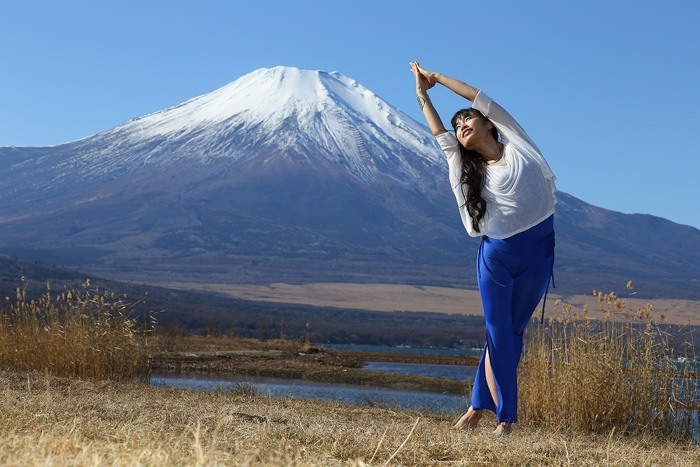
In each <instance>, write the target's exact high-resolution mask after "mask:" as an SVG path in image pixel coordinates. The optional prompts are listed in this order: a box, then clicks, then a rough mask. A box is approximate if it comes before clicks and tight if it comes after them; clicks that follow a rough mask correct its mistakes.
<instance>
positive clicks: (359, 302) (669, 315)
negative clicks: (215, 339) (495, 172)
mask: <svg viewBox="0 0 700 467" xmlns="http://www.w3.org/2000/svg"><path fill="white" fill-rule="evenodd" d="M158 285H162V286H165V287H172V288H176V289H182V290H194V291H202V292H214V293H217V294H222V295H226V296H229V297H234V298H240V299H244V300H251V301H260V302H276V303H293V304H304V305H312V306H323V307H336V308H356V309H361V310H372V311H427V312H437V313H448V314H463V315H477V316H478V315H481V298H480V297H479V292H478V291H477V290H469V289H454V288H448V287H432V286H413V285H401V284H352V283H315V284H283V283H278V284H270V285H250V284H212V283H195V282H167V283H161V284H158ZM602 292H605V293H607V292H610V291H609V290H608V291H606V290H603V291H602ZM619 292H622V291H619ZM550 298H551V301H554V300H556V299H561V300H562V301H564V302H566V303H568V304H571V305H572V306H573V307H574V312H575V311H576V310H577V309H578V310H580V311H582V310H583V306H584V305H587V306H588V309H589V311H590V312H593V311H594V310H595V309H596V307H597V306H598V302H597V299H596V298H594V297H593V296H592V295H583V294H582V295H576V296H571V297H562V296H559V295H557V294H554V293H550V294H549V296H548V302H549V301H550V300H549V299H550ZM628 302H629V303H628V305H630V306H634V307H636V306H640V307H642V308H643V307H645V306H646V304H647V303H650V304H651V305H652V307H653V310H654V316H653V317H654V319H655V320H659V319H660V317H661V315H663V316H664V321H665V322H667V323H672V324H683V325H700V301H693V300H676V299H648V300H644V299H637V298H634V295H631V296H630V298H629V299H628ZM546 308H547V310H548V311H549V310H551V309H552V308H551V306H550V305H548V306H547V307H546Z"/></svg>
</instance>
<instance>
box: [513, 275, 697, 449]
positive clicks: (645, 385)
mask: <svg viewBox="0 0 700 467" xmlns="http://www.w3.org/2000/svg"><path fill="white" fill-rule="evenodd" d="M628 287H629V288H630V289H631V288H632V284H631V283H630V284H628ZM594 295H595V296H596V297H597V300H598V303H599V310H598V311H599V312H600V319H596V320H593V319H591V317H590V316H589V314H588V310H587V309H586V308H585V307H584V309H583V313H582V314H580V315H579V314H572V313H571V311H572V307H571V306H569V305H565V304H563V303H561V302H560V301H559V300H558V301H557V302H555V306H556V308H557V310H560V311H561V312H562V317H561V318H558V319H551V318H550V320H549V325H548V326H533V327H532V330H531V331H530V332H529V333H528V334H529V335H528V337H527V339H526V350H525V353H524V357H523V361H522V365H521V370H522V374H521V376H520V387H519V390H520V400H521V414H522V415H523V418H524V419H525V420H526V421H530V422H533V423H541V424H545V425H549V426H554V427H557V428H562V429H575V430H582V431H589V432H603V433H605V432H607V433H610V432H611V431H612V430H618V432H620V431H622V432H625V433H653V434H654V435H662V436H665V437H669V438H671V439H690V438H692V437H693V436H694V433H693V430H694V429H696V428H694V423H697V410H698V402H697V399H696V398H697V396H696V394H697V389H698V380H697V374H696V370H697V369H696V368H695V358H694V355H692V356H691V358H687V357H688V356H689V355H688V354H687V353H686V351H684V352H683V353H681V354H679V353H678V352H677V351H674V349H673V348H672V347H671V345H670V344H669V342H670V339H669V337H670V336H669V335H668V334H667V333H666V332H665V331H664V330H663V328H662V327H661V326H660V325H659V324H658V323H656V322H654V321H653V319H652V316H651V312H652V310H651V305H647V306H646V307H645V308H636V309H632V308H631V307H629V306H628V305H627V303H626V301H625V300H624V299H620V298H618V297H617V296H616V295H615V294H614V293H609V294H602V293H599V292H594Z"/></svg>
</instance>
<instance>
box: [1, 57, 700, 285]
mask: <svg viewBox="0 0 700 467" xmlns="http://www.w3.org/2000/svg"><path fill="white" fill-rule="evenodd" d="M557 209H558V218H557V235H558V237H557V245H558V251H557V255H558V258H557V270H556V273H555V274H556V275H557V276H556V278H557V286H558V288H559V289H560V291H561V292H563V293H567V292H570V293H587V292H589V291H590V290H591V289H593V288H598V289H602V290H606V289H610V288H612V287H618V289H620V288H622V287H624V284H625V283H626V281H627V280H629V279H632V280H634V281H635V283H636V285H637V287H638V289H639V290H640V291H641V292H644V293H646V294H647V295H650V296H668V297H675V298H700V292H699V291H698V290H699V289H700V287H698V285H700V253H699V252H700V248H699V247H700V231H698V230H697V229H694V228H692V227H687V226H681V225H677V224H674V223H672V222H670V221H667V220H664V219H661V218H657V217H653V216H647V215H625V214H620V213H614V212H612V211H607V210H604V209H601V208H597V207H594V206H591V205H589V204H587V203H585V202H583V201H581V200H578V199H576V198H574V197H572V196H569V195H566V194H565V193H560V194H559V203H558V208H557ZM669 239H673V240H674V241H673V242H669ZM0 247H2V248H1V249H0V251H2V252H4V253H6V254H9V255H13V256H18V257H22V258H28V259H38V260H42V261H45V262H53V263H57V264H61V265H65V266H71V267H78V268H80V269H81V270H84V271H86V272H89V273H94V274H100V275H102V276H105V277H110V278H114V279H130V280H139V281H144V282H148V281H152V280H158V281H165V280H168V279H173V280H187V281H222V282H234V283H246V282H249V283H271V282H280V281H282V282H297V283H298V282H313V281H348V282H400V283H411V284H425V285H428V284H433V285H446V286H459V287H464V286H466V285H469V284H472V283H473V282H474V281H473V277H471V276H472V275H473V267H472V266H473V255H474V252H475V250H476V248H477V247H478V242H477V241H475V240H472V241H470V240H469V238H468V237H467V235H466V233H465V232H464V229H463V227H462V225H461V222H460V219H459V215H458V213H457V209H456V203H455V200H454V197H453V195H452V193H451V190H450V189H449V183H448V181H447V168H446V163H445V161H444V156H443V155H442V153H441V151H440V149H439V147H438V146H437V144H436V143H435V140H434V138H433V137H432V136H431V135H430V133H429V131H428V130H427V129H426V128H425V127H424V126H422V125H421V124H419V123H417V122H415V121H414V120H412V119H411V118H410V117H408V116H407V115H406V114H404V113H403V112H401V111H400V110H398V109H396V108H394V107H392V106H391V105H390V104H388V103H387V102H385V101H384V100H382V99H381V98H380V97H378V96H377V95H375V94H374V93H373V92H371V91H370V90H368V89H366V88H365V87H363V86H362V85H361V84H359V83H357V82H356V81H354V80H352V79H350V78H348V77H346V76H343V75H342V74H340V73H337V72H332V73H326V72H322V71H311V70H300V69H297V68H291V67H281V66H280V67H275V68H270V69H260V70H256V71H253V72H252V73H250V74H248V75H245V76H243V77H241V78H239V79H238V80H236V81H234V82H232V83H230V84H228V85H226V86H224V87H222V88H220V89H217V90H215V91H213V92H210V93H208V94H204V95H202V96H199V97H196V98H194V99H191V100H189V101H186V102H184V103H182V104H180V105H177V106H175V107H172V108H169V109H165V110H162V111H158V112H154V113H152V114H149V115H146V116H143V117H140V118H136V119H133V120H131V121H129V122H126V123H124V124H123V125H120V126H118V127H116V128H113V129H110V130H108V131H105V132H102V133H99V134H97V135H93V136H89V137H86V138H83V139H80V140H77V141H73V142H69V143H66V144H61V145H57V146H50V147H5V148H0Z"/></svg>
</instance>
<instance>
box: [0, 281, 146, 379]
mask: <svg viewBox="0 0 700 467" xmlns="http://www.w3.org/2000/svg"><path fill="white" fill-rule="evenodd" d="M89 288H90V283H89V281H87V282H86V283H85V284H84V286H83V290H81V291H76V290H64V291H61V292H60V293H57V294H55V295H54V294H52V291H51V286H50V284H49V283H47V287H46V291H45V292H44V293H43V294H42V295H41V297H40V298H38V299H36V300H34V299H28V298H27V296H26V291H25V290H24V289H22V288H21V287H20V288H17V293H16V300H15V301H12V300H11V299H10V297H5V301H6V305H5V307H4V309H2V311H1V312H0V368H1V369H4V370H9V371H16V372H29V371H45V372H48V373H51V374H54V375H60V376H77V377H81V378H92V379H126V378H132V377H135V376H139V375H145V374H146V373H147V372H148V368H149V358H148V352H147V345H146V343H147V341H146V333H145V331H144V330H143V329H139V327H138V326H137V322H136V320H135V319H130V318H128V317H127V315H126V312H127V309H128V306H127V305H126V304H125V303H124V301H123V300H122V298H121V297H117V296H115V295H114V294H113V293H111V292H108V291H103V292H100V291H99V290H92V291H91V290H89Z"/></svg>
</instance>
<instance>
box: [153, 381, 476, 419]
mask: <svg viewBox="0 0 700 467" xmlns="http://www.w3.org/2000/svg"><path fill="white" fill-rule="evenodd" d="M149 383H150V384H151V385H152V386H156V387H179V388H187V389H195V390H198V391H234V390H237V389H240V388H242V387H246V388H247V387H250V388H252V389H254V390H255V391H256V392H257V393H258V394H262V395H267V396H275V397H300V398H304V399H321V400H329V401H336V402H344V403H349V404H357V405H371V406H388V407H400V408H405V409H419V410H426V411H430V412H434V413H450V414H456V413H460V412H464V411H466V410H467V408H468V407H469V401H468V400H467V399H465V398H464V397H461V396H454V395H451V394H437V393H431V392H422V391H407V390H394V389H387V388H378V387H367V386H356V385H350V384H331V383H318V382H312V381H306V380H292V379H279V378H256V377H250V376H241V377H232V378H216V377H210V376H202V375H191V376H187V375H151V376H150V378H149Z"/></svg>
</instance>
